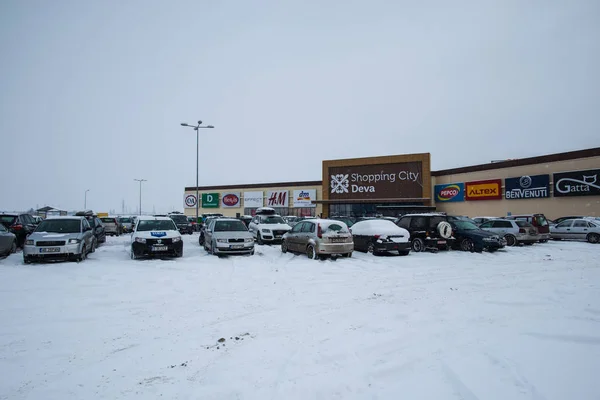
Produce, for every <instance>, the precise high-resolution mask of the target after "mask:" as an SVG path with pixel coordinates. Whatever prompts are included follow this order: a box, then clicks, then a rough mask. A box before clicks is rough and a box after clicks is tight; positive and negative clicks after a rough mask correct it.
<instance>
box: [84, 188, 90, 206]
mask: <svg viewBox="0 0 600 400" xmlns="http://www.w3.org/2000/svg"><path fill="white" fill-rule="evenodd" d="M89 191H90V189H86V190H85V194H84V195H83V209H84V210H85V209H87V192H89Z"/></svg>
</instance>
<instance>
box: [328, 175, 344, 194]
mask: <svg viewBox="0 0 600 400" xmlns="http://www.w3.org/2000/svg"><path fill="white" fill-rule="evenodd" d="M331 193H348V174H345V175H344V174H337V175H331Z"/></svg>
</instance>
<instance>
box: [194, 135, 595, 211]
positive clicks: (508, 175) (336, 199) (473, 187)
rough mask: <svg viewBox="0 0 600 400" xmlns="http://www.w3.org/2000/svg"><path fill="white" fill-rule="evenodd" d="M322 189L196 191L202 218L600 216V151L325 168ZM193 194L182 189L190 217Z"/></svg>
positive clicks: (398, 159)
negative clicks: (268, 213) (434, 166)
mask: <svg viewBox="0 0 600 400" xmlns="http://www.w3.org/2000/svg"><path fill="white" fill-rule="evenodd" d="M322 171H323V176H322V180H320V181H305V182H282V183H262V184H246V185H225V186H204V187H199V188H198V192H199V197H200V211H199V212H200V214H203V213H216V212H218V213H222V214H223V215H227V216H239V215H253V214H254V212H255V210H256V209H257V208H258V207H264V206H268V207H273V208H275V209H276V210H277V212H278V213H279V214H281V215H297V216H319V215H321V216H331V215H347V216H372V215H391V216H398V215H401V214H406V213H412V212H426V211H438V212H446V213H448V214H453V215H467V216H470V217H475V216H505V215H517V214H527V213H543V214H545V215H546V216H547V217H549V218H558V217H560V216H566V215H589V216H600V147H598V148H592V149H586V150H579V151H571V152H566V153H558V154H550V155H545V156H539V157H530V158H522V159H513V160H506V161H500V162H490V163H488V164H480V165H473V166H467V167H461V168H453V169H447V170H441V171H431V155H430V154H429V153H421V154H406V155H395V156H381V157H367V158H353V159H344V160H326V161H323V169H322ZM195 202H196V187H186V188H185V192H184V207H185V214H186V215H190V216H191V215H195V208H196V203H195Z"/></svg>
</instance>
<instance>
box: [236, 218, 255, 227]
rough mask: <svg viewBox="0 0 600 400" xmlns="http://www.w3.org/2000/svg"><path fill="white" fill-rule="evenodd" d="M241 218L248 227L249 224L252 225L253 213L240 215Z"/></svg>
mask: <svg viewBox="0 0 600 400" xmlns="http://www.w3.org/2000/svg"><path fill="white" fill-rule="evenodd" d="M239 220H240V221H242V222H243V223H244V225H246V227H248V225H250V221H252V215H242V216H240V218H239Z"/></svg>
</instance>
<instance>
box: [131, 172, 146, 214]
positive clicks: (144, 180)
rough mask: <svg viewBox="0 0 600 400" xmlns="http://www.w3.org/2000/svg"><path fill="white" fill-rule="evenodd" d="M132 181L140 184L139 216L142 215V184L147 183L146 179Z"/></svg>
mask: <svg viewBox="0 0 600 400" xmlns="http://www.w3.org/2000/svg"><path fill="white" fill-rule="evenodd" d="M134 181H137V182H139V183H140V209H139V213H140V215H142V182H147V180H146V179H134Z"/></svg>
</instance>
